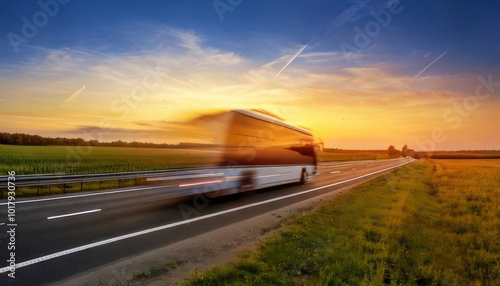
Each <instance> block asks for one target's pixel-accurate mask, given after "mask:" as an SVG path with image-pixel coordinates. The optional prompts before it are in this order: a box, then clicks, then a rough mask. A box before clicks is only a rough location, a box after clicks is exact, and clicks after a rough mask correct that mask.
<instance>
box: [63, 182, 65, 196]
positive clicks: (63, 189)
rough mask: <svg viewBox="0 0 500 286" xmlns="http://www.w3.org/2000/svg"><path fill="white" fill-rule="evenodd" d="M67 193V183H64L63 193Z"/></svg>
mask: <svg viewBox="0 0 500 286" xmlns="http://www.w3.org/2000/svg"><path fill="white" fill-rule="evenodd" d="M65 193H66V184H63V194H65Z"/></svg>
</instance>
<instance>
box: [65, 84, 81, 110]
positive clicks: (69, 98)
mask: <svg viewBox="0 0 500 286" xmlns="http://www.w3.org/2000/svg"><path fill="white" fill-rule="evenodd" d="M84 89H85V85H83V86H82V87H80V89H79V90H77V91H75V92H73V94H72V95H70V96H69V97H68V98H67V99H66V100H65V101H64V102H63V106H64V105H66V104H68V103H70V102H72V101H73V100H75V99H76V98H77V97H78V96H79V95H80V93H82V91H83V90H84Z"/></svg>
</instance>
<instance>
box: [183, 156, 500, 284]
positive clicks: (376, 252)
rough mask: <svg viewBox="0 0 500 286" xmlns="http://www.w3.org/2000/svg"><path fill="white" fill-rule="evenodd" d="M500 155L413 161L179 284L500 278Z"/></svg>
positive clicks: (436, 281) (297, 218)
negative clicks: (234, 258)
mask: <svg viewBox="0 0 500 286" xmlns="http://www.w3.org/2000/svg"><path fill="white" fill-rule="evenodd" d="M499 167H500V161H498V160H494V161H492V160H490V161H488V160H478V161H474V162H473V161H470V160H469V161H467V162H463V161H455V160H443V161H436V162H431V161H423V160H421V161H416V162H413V163H412V164H409V165H406V166H404V167H401V168H398V169H397V170H395V171H393V172H391V173H388V174H386V175H384V176H381V177H378V178H376V179H374V180H371V181H369V182H366V183H364V184H362V185H360V186H358V187H356V188H354V189H353V190H351V191H350V192H348V193H347V194H344V195H342V196H340V197H338V198H336V199H335V200H332V201H330V202H327V203H325V204H323V205H321V206H320V207H318V208H317V209H316V210H314V211H313V212H310V213H307V214H306V213H303V214H301V215H297V216H295V217H294V218H291V219H289V220H287V223H285V224H286V225H285V226H284V227H283V229H282V231H281V233H280V234H279V235H276V236H273V237H271V238H269V239H267V240H265V241H263V242H262V243H261V244H260V247H259V248H258V250H256V251H250V252H245V253H244V254H243V255H242V256H241V258H240V260H239V261H238V262H234V263H230V264H227V265H222V266H217V267H214V268H212V269H211V270H209V271H207V272H204V273H198V272H194V273H193V274H192V276H191V277H190V278H188V279H186V280H185V281H184V283H183V284H184V285H387V284H390V285H500V235H499V234H500V204H499V196H500V182H499V180H498V178H500V168H499Z"/></svg>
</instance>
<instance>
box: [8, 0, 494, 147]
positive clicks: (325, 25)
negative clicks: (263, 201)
mask: <svg viewBox="0 0 500 286" xmlns="http://www.w3.org/2000/svg"><path fill="white" fill-rule="evenodd" d="M41 2H42V3H46V6H47V7H49V10H48V11H45V10H44V9H43V7H42V6H41V5H40V4H38V1H29V2H28V1H24V2H22V1H14V0H4V1H2V2H1V3H0V6H1V9H0V21H1V25H0V34H1V35H2V37H1V38H0V39H1V40H0V88H1V90H2V92H1V94H0V104H1V106H0V112H1V114H2V116H1V118H0V124H2V126H3V130H0V131H6V132H26V133H34V134H40V135H46V136H67V137H76V136H77V137H87V139H96V138H89V137H92V136H95V135H91V134H90V135H89V133H88V132H87V133H85V131H84V130H89V129H92V128H94V129H95V130H99V132H100V133H103V134H100V135H99V138H98V139H102V140H103V141H110V140H117V139H122V140H129V141H132V140H138V141H154V142H164V141H168V140H170V138H171V135H172V134H171V133H169V132H170V130H171V129H172V128H173V127H172V126H171V125H169V124H168V122H176V121H180V120H183V119H186V118H188V117H189V115H190V114H193V112H198V111H203V110H212V109H229V108H265V109H268V110H270V111H272V112H274V113H278V114H280V115H282V117H285V118H288V119H290V121H291V122H292V123H296V124H300V125H306V126H308V127H310V128H311V129H312V130H313V131H314V132H315V134H317V136H318V137H321V138H322V139H323V140H325V142H326V145H327V146H330V147H338V148H369V149H371V148H386V146H388V145H389V144H395V145H403V144H408V145H409V146H411V147H414V148H415V149H426V148H427V149H428V148H431V149H432V148H436V149H500V145H498V144H499V143H498V142H500V135H498V133H494V132H491V130H492V129H495V128H496V125H495V124H496V122H498V120H499V119H500V117H499V116H498V112H496V110H498V108H499V107H500V105H499V99H498V98H499V91H498V90H500V87H498V88H493V90H488V91H489V93H490V96H488V97H487V98H484V99H479V98H477V96H476V95H475V90H476V88H477V86H478V85H480V84H481V81H479V80H478V77H482V78H486V79H487V78H488V76H490V77H491V81H493V82H499V81H500V68H499V67H500V55H499V49H498V47H499V46H500V33H498V32H497V30H498V28H499V27H500V19H499V17H498V16H497V11H498V9H499V8H500V3H499V2H498V1H481V2H473V1H409V0H401V1H393V0H391V1H389V0H387V1H369V0H355V1H327V0H322V1H321V0H316V1H298V0H293V1H249V0H232V1H228V0H220V1H213V0H209V1H76V0H73V1H67V0H65V1H62V0H60V2H56V0H51V1H41ZM64 2H67V3H65V4H62V3H64ZM55 7H57V8H55ZM217 9H220V10H219V11H218V10H217ZM49 14H52V15H49ZM374 15H375V16H374ZM23 19H24V20H23ZM26 21H28V22H29V24H26ZM37 21H38V22H37ZM36 23H38V25H35V24H36ZM26 25H32V27H34V28H35V29H36V31H33V30H30V27H28V28H26ZM23 27H24V31H23ZM20 39H21V40H20ZM417 75H418V76H417ZM144 82H149V84H148V85H147V86H144ZM495 87H496V86H495ZM141 88H142V89H141ZM139 89H141V90H142V94H141V95H138V94H135V96H136V97H134V94H133V93H134V92H139V91H138V90H139ZM127 98H128V99H127ZM457 106H458V107H457ZM460 107H462V108H465V111H462V112H461V111H460ZM450 110H451V111H450ZM326 119H328V120H326ZM166 122H167V123H166ZM436 128H437V129H440V130H441V131H443V132H444V133H445V136H444V137H445V138H446V139H445V140H436V138H437V137H435V136H434V137H433V134H435V129H436ZM82 130H83V131H82ZM94 133H95V132H94ZM470 134H474V138H471V136H470ZM444 137H443V138H444ZM426 142H427V143H428V144H426ZM429 142H431V143H432V144H431V143H429ZM418 145H419V146H420V147H421V148H419V146H418Z"/></svg>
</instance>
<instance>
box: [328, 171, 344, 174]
mask: <svg viewBox="0 0 500 286" xmlns="http://www.w3.org/2000/svg"><path fill="white" fill-rule="evenodd" d="M340 172H342V171H333V172H330V174H337V173H340Z"/></svg>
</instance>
